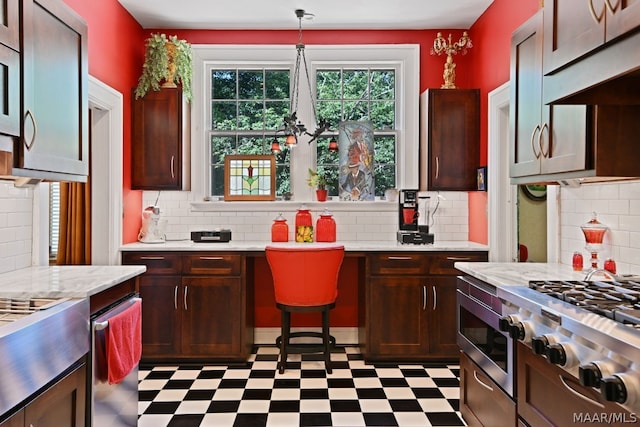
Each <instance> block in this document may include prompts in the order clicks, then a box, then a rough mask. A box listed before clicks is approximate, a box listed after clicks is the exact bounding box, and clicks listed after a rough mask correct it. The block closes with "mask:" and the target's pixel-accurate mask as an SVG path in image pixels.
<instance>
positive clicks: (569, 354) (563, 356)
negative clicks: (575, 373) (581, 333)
mask: <svg viewBox="0 0 640 427" xmlns="http://www.w3.org/2000/svg"><path fill="white" fill-rule="evenodd" d="M547 360H548V361H549V363H553V364H554V365H560V366H563V367H565V368H570V367H571V366H573V365H575V364H576V363H577V359H576V357H575V355H574V353H573V351H572V350H571V346H570V345H569V344H560V343H559V344H549V345H548V346H547Z"/></svg>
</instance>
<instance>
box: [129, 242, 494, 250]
mask: <svg viewBox="0 0 640 427" xmlns="http://www.w3.org/2000/svg"><path fill="white" fill-rule="evenodd" d="M272 244H274V243H271V242H265V241H231V242H226V243H194V242H192V241H191V240H175V241H167V242H165V243H139V242H136V243H129V244H126V245H124V246H122V247H121V248H120V250H121V251H264V248H265V246H267V245H272ZM335 244H339V245H344V248H345V250H346V251H347V252H357V251H372V252H373V251H413V252H428V251H487V250H489V247H488V246H487V245H481V244H479V243H474V242H469V241H464V240H463V241H440V242H439V241H436V242H435V243H433V244H430V245H403V244H400V243H398V242H396V241H337V242H335ZM278 245H287V246H294V247H295V246H300V247H302V246H310V245H321V243H296V242H287V243H278Z"/></svg>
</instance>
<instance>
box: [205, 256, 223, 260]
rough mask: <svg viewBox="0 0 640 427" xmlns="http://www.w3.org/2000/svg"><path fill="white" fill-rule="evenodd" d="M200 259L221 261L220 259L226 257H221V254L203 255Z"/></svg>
mask: <svg viewBox="0 0 640 427" xmlns="http://www.w3.org/2000/svg"><path fill="white" fill-rule="evenodd" d="M200 259H201V260H203V261H220V260H223V259H224V257H221V256H201V257H200Z"/></svg>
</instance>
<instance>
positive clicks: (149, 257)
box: [140, 255, 164, 261]
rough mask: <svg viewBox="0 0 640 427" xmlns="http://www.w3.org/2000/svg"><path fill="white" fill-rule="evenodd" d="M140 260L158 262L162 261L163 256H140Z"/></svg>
mask: <svg viewBox="0 0 640 427" xmlns="http://www.w3.org/2000/svg"><path fill="white" fill-rule="evenodd" d="M140 259H146V260H152V261H158V260H162V259H164V257H163V256H150V255H146V256H141V257H140Z"/></svg>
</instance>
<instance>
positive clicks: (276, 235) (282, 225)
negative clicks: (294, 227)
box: [271, 213, 289, 242]
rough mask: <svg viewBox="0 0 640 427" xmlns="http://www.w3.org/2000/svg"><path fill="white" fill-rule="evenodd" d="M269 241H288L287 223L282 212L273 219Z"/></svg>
mask: <svg viewBox="0 0 640 427" xmlns="http://www.w3.org/2000/svg"><path fill="white" fill-rule="evenodd" d="M271 241H272V242H288V241H289V225H288V224H287V220H286V219H285V218H284V217H283V216H282V213H280V214H279V215H278V217H277V218H276V219H274V220H273V224H272V225H271Z"/></svg>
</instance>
